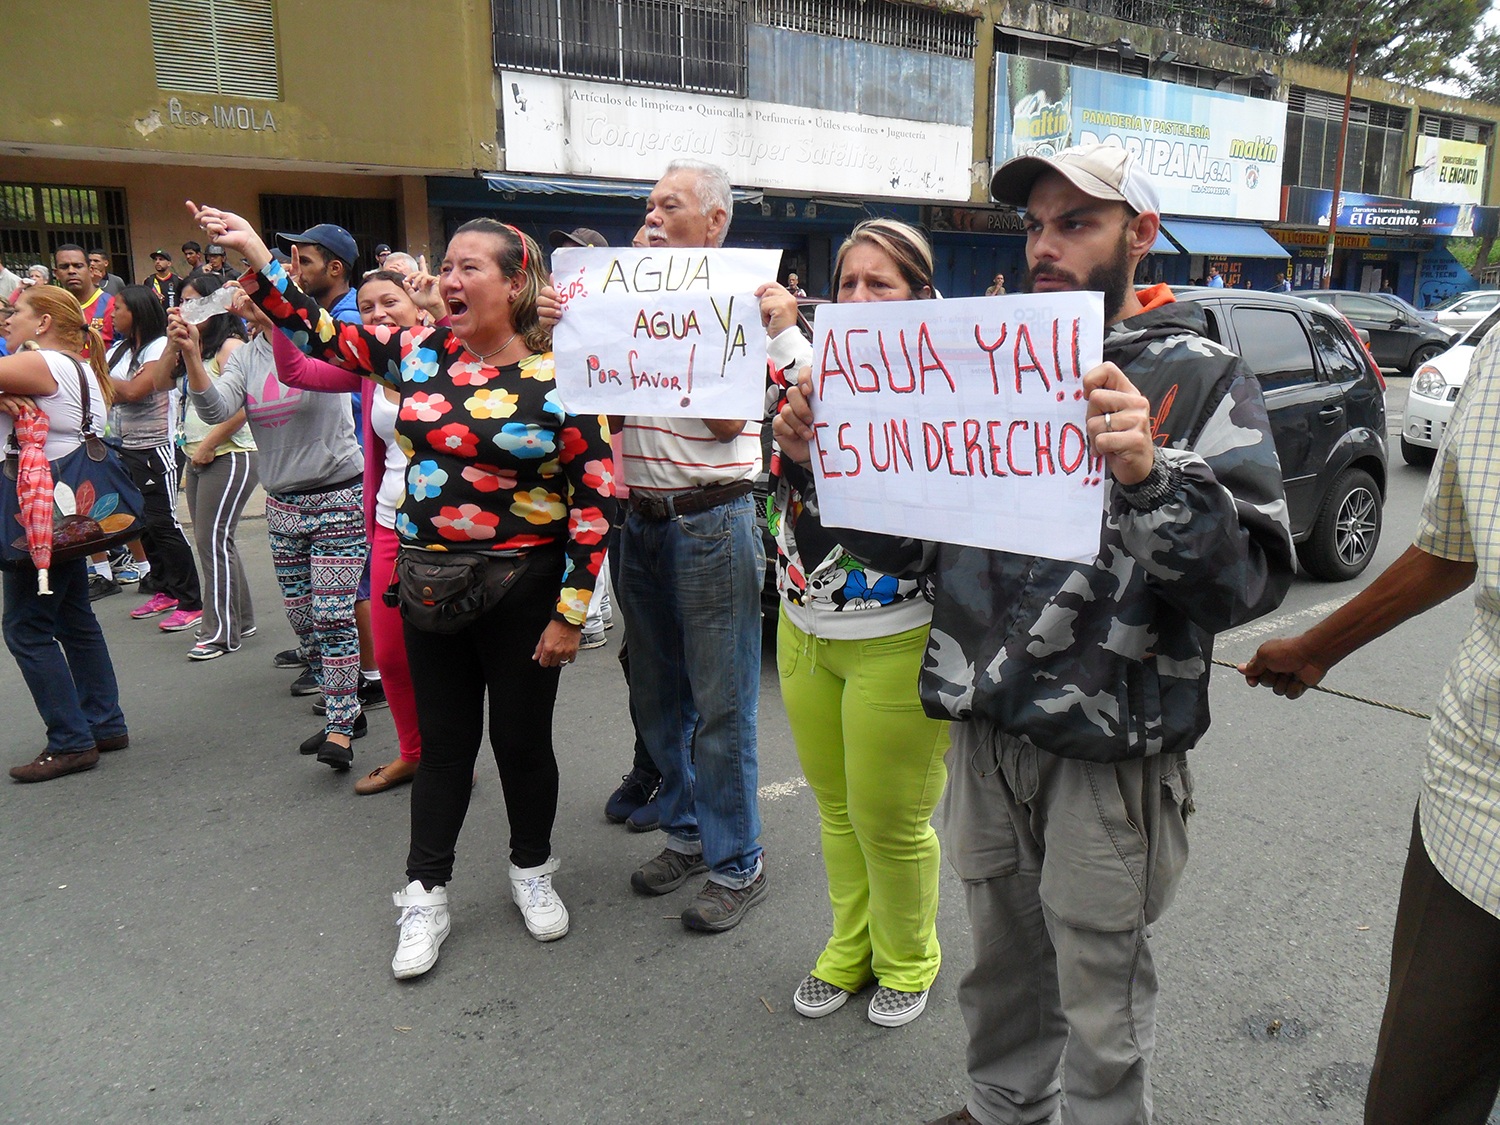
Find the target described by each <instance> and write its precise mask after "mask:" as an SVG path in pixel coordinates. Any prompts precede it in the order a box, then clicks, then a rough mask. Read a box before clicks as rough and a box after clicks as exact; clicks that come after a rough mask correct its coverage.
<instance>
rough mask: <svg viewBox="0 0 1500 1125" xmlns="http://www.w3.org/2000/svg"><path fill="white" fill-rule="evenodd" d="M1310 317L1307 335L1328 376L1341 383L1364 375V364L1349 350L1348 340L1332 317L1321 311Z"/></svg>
mask: <svg viewBox="0 0 1500 1125" xmlns="http://www.w3.org/2000/svg"><path fill="white" fill-rule="evenodd" d="M1310 319H1311V320H1312V324H1311V325H1310V326H1309V328H1308V335H1310V336H1311V337H1312V342H1313V347H1315V348H1317V350H1318V358H1319V359H1321V360H1322V361H1323V370H1324V371H1326V372H1328V377H1329V378H1330V379H1332V380H1333V381H1334V382H1336V383H1343V382H1346V381H1348V380H1350V379H1358V378H1360V377H1361V376H1362V375H1364V373H1365V371H1366V367H1365V365H1364V364H1363V363H1361V362H1360V361H1359V358H1358V357H1357V356H1356V355H1355V354H1354V353H1353V352H1352V351H1350V350H1349V349H1350V345H1349V341H1348V340H1347V339H1345V338H1344V334H1343V333H1342V332H1340V331H1339V329H1338V325H1336V324H1335V323H1334V322H1333V319H1332V318H1331V317H1327V316H1324V315H1323V314H1322V313H1313V315H1312V317H1311V318H1310Z"/></svg>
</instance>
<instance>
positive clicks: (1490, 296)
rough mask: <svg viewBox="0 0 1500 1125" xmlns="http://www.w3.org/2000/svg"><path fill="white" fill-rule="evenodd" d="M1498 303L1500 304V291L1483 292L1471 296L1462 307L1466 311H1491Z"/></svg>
mask: <svg viewBox="0 0 1500 1125" xmlns="http://www.w3.org/2000/svg"><path fill="white" fill-rule="evenodd" d="M1496 304H1500V293H1482V294H1480V295H1479V296H1478V297H1470V298H1469V299H1468V300H1467V301H1465V302H1464V303H1463V304H1462V305H1461V306H1460V308H1462V309H1463V310H1464V312H1466V313H1484V312H1489V311H1490V310H1491V309H1492V308H1494V307H1495V305H1496Z"/></svg>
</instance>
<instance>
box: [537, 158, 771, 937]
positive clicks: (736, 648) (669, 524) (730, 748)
mask: <svg viewBox="0 0 1500 1125" xmlns="http://www.w3.org/2000/svg"><path fill="white" fill-rule="evenodd" d="M733 208H734V198H733V195H732V194H731V191H730V186H729V178H728V176H727V175H726V174H725V172H724V170H723V169H722V168H719V167H717V166H715V165H712V164H705V163H702V162H699V161H689V160H678V161H674V162H673V163H672V164H670V165H669V166H668V168H667V171H666V174H665V175H664V176H662V178H661V179H660V180H659V181H658V182H657V184H656V186H655V187H654V188H653V189H652V191H651V196H650V199H649V200H648V202H647V213H646V225H645V227H644V228H642V233H643V234H644V235H645V238H646V243H647V245H648V246H661V247H697V246H705V247H711V246H722V245H723V244H724V237H725V235H726V234H727V233H728V231H729V222H730V218H731V215H732V212H733ZM759 296H760V297H761V313H762V318H763V319H764V320H765V321H766V323H767V326H768V334H769V336H770V337H771V340H772V343H771V346H770V349H769V350H770V351H771V353H772V357H773V362H775V357H776V356H777V355H779V354H780V352H781V351H782V350H783V349H788V348H790V347H791V346H792V345H793V344H795V343H796V342H797V341H796V340H794V339H793V337H795V336H797V329H796V327H795V325H796V315H797V303H796V300H795V299H794V298H793V297H792V296H791V295H790V294H789V293H787V291H786V290H785V289H783V288H782V287H781V286H779V285H775V284H770V285H766V286H764V287H762V289H761V290H760V293H759ZM565 315H566V314H565ZM782 333H787V334H788V335H786V336H782V335H781V334H782ZM787 358H789V356H787V357H783V363H784V362H785V361H786V359H787ZM611 422H612V423H613V424H614V425H615V426H616V428H623V430H624V435H623V439H624V441H623V444H624V459H623V466H622V470H621V471H622V473H623V481H624V483H625V484H626V485H627V486H628V487H629V489H630V513H629V515H628V517H627V518H626V521H625V525H624V528H623V529H622V531H621V543H620V547H621V566H620V574H619V576H618V580H617V582H616V584H615V585H616V593H617V595H618V598H619V603H620V607H621V609H622V610H623V611H624V614H625V618H626V624H627V628H628V629H629V631H630V656H631V661H630V694H631V702H632V703H633V704H634V710H635V713H636V717H637V719H638V721H639V723H640V733H641V736H642V738H643V739H644V740H645V743H646V748H647V750H648V751H649V753H650V755H651V758H652V760H653V761H655V763H656V765H657V768H658V769H660V770H661V774H662V783H661V791H660V794H659V796H658V802H659V808H660V815H661V829H662V831H664V832H665V833H666V834H667V844H666V848H665V849H664V850H663V851H662V853H661V854H660V855H658V856H657V857H656V858H655V859H652V860H650V861H648V862H647V863H645V864H644V865H642V866H641V867H640V868H639V869H638V870H637V871H636V872H635V873H634V874H633V875H632V876H631V879H630V883H631V886H632V887H634V888H635V889H636V891H638V892H639V893H641V894H646V895H664V894H668V893H670V892H672V891H674V890H676V889H677V888H678V887H680V886H682V884H683V883H685V882H686V881H687V880H688V879H689V878H691V877H692V876H693V875H696V874H699V873H703V872H707V874H708V880H707V882H706V883H705V884H704V885H703V887H702V889H701V890H699V892H698V894H697V895H696V897H694V899H693V901H692V902H691V903H689V904H688V905H687V906H685V907H684V908H683V910H682V914H681V917H682V924H683V925H684V926H686V927H687V928H688V929H693V930H706V931H709V932H719V931H723V930H728V929H731V928H733V927H734V926H737V925H738V924H739V923H740V921H741V920H743V918H744V916H745V913H746V911H748V910H749V908H750V907H751V906H753V905H755V903H757V902H759V901H760V900H761V899H762V898H764V897H765V895H766V891H767V885H766V874H765V870H764V864H763V862H762V858H761V846H760V841H759V837H760V810H759V806H758V803H757V798H756V782H757V769H756V717H757V715H756V713H757V702H758V700H759V696H760V656H761V620H760V591H761V585H762V582H763V575H764V573H765V548H764V547H763V545H762V543H761V538H760V532H759V531H758V529H757V528H756V524H755V500H754V497H753V496H752V495H751V482H752V481H753V480H754V479H755V476H756V474H757V473H758V472H759V471H760V467H761V446H760V433H761V419H758V418H757V419H750V420H745V419H742V418H732V419H699V418H660V417H639V416H630V417H626V418H624V419H623V420H622V419H611Z"/></svg>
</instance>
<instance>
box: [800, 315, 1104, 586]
mask: <svg viewBox="0 0 1500 1125" xmlns="http://www.w3.org/2000/svg"><path fill="white" fill-rule="evenodd" d="M1103 346H1104V299H1103V297H1102V295H1101V294H1098V293H1049V294H1046V295H1035V296H1020V297H970V298H965V299H959V300H947V301H900V302H877V303H862V304H844V305H822V306H819V308H818V312H817V319H816V322H815V336H814V341H813V362H812V382H813V393H814V402H813V415H814V419H815V421H814V430H815V434H816V443H815V445H814V447H813V472H814V473H815V474H816V477H817V483H818V501H819V504H820V507H821V513H822V519H823V522H824V523H825V524H827V525H828V526H830V527H850V528H857V529H860V530H863V531H875V532H884V533H888V534H893V535H901V536H912V537H915V538H918V539H928V540H935V541H938V542H944V543H963V544H967V545H969V546H974V547H983V548H987V549H990V550H1000V551H1010V552H1013V553H1015V554H1022V555H1041V556H1043V557H1046V558H1054V559H1064V560H1068V561H1072V562H1090V561H1092V560H1093V558H1094V557H1095V555H1097V554H1098V551H1099V531H1100V522H1101V519H1100V517H1101V515H1102V511H1103V504H1104V496H1105V489H1104V488H1103V487H1101V486H1102V484H1103V480H1104V466H1103V462H1102V460H1101V459H1096V458H1095V457H1093V456H1092V454H1091V453H1090V451H1089V448H1088V438H1087V432H1086V430H1085V428H1084V419H1085V414H1086V412H1087V403H1086V401H1085V399H1084V397H1083V389H1082V388H1083V376H1084V375H1085V374H1086V373H1087V372H1088V371H1089V370H1090V369H1091V368H1093V367H1095V366H1097V365H1098V364H1099V363H1100V361H1101V358H1102V355H1103Z"/></svg>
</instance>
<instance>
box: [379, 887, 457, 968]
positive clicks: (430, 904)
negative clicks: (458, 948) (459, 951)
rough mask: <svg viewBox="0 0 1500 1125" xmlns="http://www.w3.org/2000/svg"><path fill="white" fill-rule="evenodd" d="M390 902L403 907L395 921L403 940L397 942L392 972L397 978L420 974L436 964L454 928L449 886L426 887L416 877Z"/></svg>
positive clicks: (394, 895) (392, 961)
mask: <svg viewBox="0 0 1500 1125" xmlns="http://www.w3.org/2000/svg"><path fill="white" fill-rule="evenodd" d="M391 901H392V902H394V903H395V904H396V905H397V906H399V907H402V910H401V917H400V918H399V919H398V920H397V923H396V924H397V925H399V926H400V927H401V940H400V941H398V942H397V943H396V956H394V957H392V958H391V972H393V973H395V974H396V979H397V980H405V979H406V978H408V977H419V976H421V975H422V974H423V973H425V972H426V971H427V970H428V969H430V968H432V967H433V966H434V965H436V964H437V959H438V950H439V949H440V948H442V945H443V939H444V938H445V937H447V936H448V931H449V930H451V929H452V928H453V921H452V919H450V918H449V917H448V888H447V887H433V888H432V890H430V891H428V890H423V889H422V881H421V880H420V879H413V880H412V881H411V882H410V883H408V884H407V885H406V889H405V890H404V891H396V892H395V893H394V894H392V895H391Z"/></svg>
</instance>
